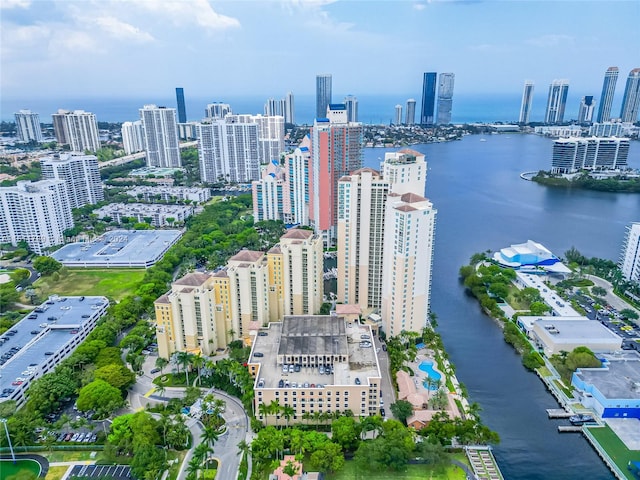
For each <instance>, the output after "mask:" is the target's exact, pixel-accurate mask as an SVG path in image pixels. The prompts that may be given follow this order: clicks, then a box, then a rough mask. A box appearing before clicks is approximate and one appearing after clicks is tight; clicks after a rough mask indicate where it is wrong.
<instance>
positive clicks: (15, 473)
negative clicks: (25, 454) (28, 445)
mask: <svg viewBox="0 0 640 480" xmlns="http://www.w3.org/2000/svg"><path fill="white" fill-rule="evenodd" d="M0 465H2V467H1V468H0V480H5V479H8V478H10V477H15V478H17V477H19V478H21V479H26V478H36V477H37V476H38V475H40V464H39V463H38V462H36V461H34V460H18V461H17V462H16V464H15V465H14V464H13V462H12V461H11V460H0Z"/></svg>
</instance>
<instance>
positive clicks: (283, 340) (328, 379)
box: [249, 315, 381, 388]
mask: <svg viewBox="0 0 640 480" xmlns="http://www.w3.org/2000/svg"><path fill="white" fill-rule="evenodd" d="M283 331H285V332H284V333H283ZM366 339H368V340H369V341H370V342H371V343H372V346H371V347H361V346H360V342H361V341H364V340H366ZM315 347H318V350H315V349H314V348H315ZM281 352H282V353H281ZM256 354H257V356H256ZM281 355H291V356H296V355H304V356H316V355H317V356H319V357H320V356H327V355H329V356H334V357H336V356H339V355H340V356H343V357H344V358H345V360H346V361H344V362H338V361H335V362H334V363H333V367H334V370H333V373H329V374H326V373H325V374H321V373H320V370H319V368H318V366H319V365H324V364H329V363H330V362H329V361H326V362H324V361H318V362H317V363H315V361H314V363H315V364H314V365H308V366H304V365H303V366H302V367H301V368H300V371H299V372H291V373H283V371H282V364H283V360H282V356H281ZM279 359H280V360H279ZM249 362H250V363H254V364H260V369H259V371H258V375H257V378H256V384H257V382H258V380H259V379H264V382H265V383H264V388H278V383H279V382H280V380H284V381H289V382H290V384H293V382H295V383H296V384H297V386H298V388H300V387H302V386H303V385H304V383H309V384H310V385H311V384H314V385H316V386H318V385H321V386H322V387H324V386H330V385H355V384H356V378H358V379H359V380H360V382H361V383H362V385H368V383H369V382H368V379H369V378H380V377H381V375H380V367H379V365H378V355H377V353H376V350H375V345H373V337H372V332H371V327H370V326H369V325H359V324H358V323H356V322H348V321H345V320H344V319H343V318H342V317H336V316H329V315H326V316H325V315H310V316H285V318H284V321H283V322H273V323H270V324H269V327H268V328H262V329H260V330H259V332H258V335H257V336H256V337H255V341H254V344H253V348H252V350H251V356H250V358H249ZM292 363H293V362H292ZM322 387H318V388H322Z"/></svg>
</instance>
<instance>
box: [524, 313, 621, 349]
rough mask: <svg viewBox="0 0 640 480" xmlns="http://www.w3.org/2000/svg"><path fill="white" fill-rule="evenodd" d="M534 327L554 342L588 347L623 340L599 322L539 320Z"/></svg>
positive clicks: (587, 320)
mask: <svg viewBox="0 0 640 480" xmlns="http://www.w3.org/2000/svg"><path fill="white" fill-rule="evenodd" d="M534 326H538V327H539V328H540V329H539V330H538V333H539V334H541V336H544V337H546V338H547V339H549V340H552V341H553V342H566V343H577V344H581V345H587V344H590V343H593V342H599V341H605V342H610V341H619V342H622V339H621V338H620V337H619V336H618V335H616V334H615V333H613V332H612V331H611V330H609V329H608V328H607V327H605V326H604V325H602V324H601V323H600V322H598V321H597V320H589V319H585V320H537V321H535V322H534Z"/></svg>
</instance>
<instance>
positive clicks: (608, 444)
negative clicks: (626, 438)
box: [589, 426, 640, 479]
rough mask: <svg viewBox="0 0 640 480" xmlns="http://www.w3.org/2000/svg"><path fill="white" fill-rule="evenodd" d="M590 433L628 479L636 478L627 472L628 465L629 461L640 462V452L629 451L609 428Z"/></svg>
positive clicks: (591, 429) (601, 428)
mask: <svg viewBox="0 0 640 480" xmlns="http://www.w3.org/2000/svg"><path fill="white" fill-rule="evenodd" d="M589 432H591V434H592V435H593V436H594V437H595V439H596V440H597V441H598V443H599V444H600V445H602V448H604V449H605V451H606V452H607V453H608V454H609V457H611V459H612V460H613V461H614V463H615V464H616V465H617V466H618V468H620V470H621V471H623V472H624V473H625V474H626V475H627V478H630V479H632V478H634V477H633V474H632V473H631V472H630V471H629V470H627V465H628V464H629V460H634V461H636V462H637V461H640V450H629V449H628V448H627V447H626V445H625V444H624V443H623V442H622V440H620V439H619V438H618V436H617V435H616V434H615V433H614V431H613V430H611V428H610V427H609V426H605V427H600V428H590V429H589Z"/></svg>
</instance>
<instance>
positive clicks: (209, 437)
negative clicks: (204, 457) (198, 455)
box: [202, 427, 220, 448]
mask: <svg viewBox="0 0 640 480" xmlns="http://www.w3.org/2000/svg"><path fill="white" fill-rule="evenodd" d="M219 436H220V434H219V433H218V430H217V429H216V428H214V427H204V430H203V431H202V440H203V442H206V443H207V444H208V445H209V446H210V447H211V448H213V444H214V443H216V441H217V440H218V437H219Z"/></svg>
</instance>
